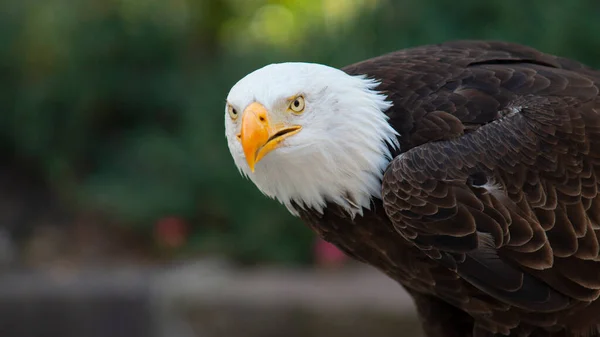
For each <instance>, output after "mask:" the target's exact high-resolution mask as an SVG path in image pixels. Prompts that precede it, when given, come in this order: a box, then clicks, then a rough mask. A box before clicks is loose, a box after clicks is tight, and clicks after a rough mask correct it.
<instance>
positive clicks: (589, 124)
mask: <svg viewBox="0 0 600 337" xmlns="http://www.w3.org/2000/svg"><path fill="white" fill-rule="evenodd" d="M343 70H344V71H345V72H347V73H348V74H350V75H367V76H368V77H369V78H373V79H375V80H377V81H380V85H379V87H378V88H377V90H379V91H381V92H383V93H385V94H386V95H388V99H389V100H390V101H391V102H392V103H393V106H392V107H391V108H390V109H389V110H388V111H387V115H388V117H389V122H390V124H391V125H392V126H393V127H394V129H396V130H397V132H398V133H399V138H398V140H399V142H400V149H401V151H400V150H396V152H394V156H395V158H394V159H393V160H392V162H391V163H390V165H389V166H388V168H387V170H386V172H385V175H384V177H383V181H382V199H381V200H380V199H377V198H375V199H373V201H372V203H373V205H372V206H373V207H371V211H369V212H365V213H364V214H363V215H361V216H357V217H356V218H352V217H349V216H348V215H347V213H346V212H344V211H343V209H341V208H340V207H339V206H337V205H335V204H329V205H328V207H327V208H326V209H325V211H324V212H315V211H312V210H310V209H303V210H302V211H300V212H299V213H300V216H301V217H302V219H304V220H305V222H306V223H307V224H308V225H309V226H310V227H311V228H312V229H313V230H314V231H316V232H317V233H318V234H319V235H321V236H322V237H323V238H325V239H326V240H328V241H330V242H332V243H334V244H336V245H337V246H338V247H340V249H342V250H343V251H345V252H346V253H347V254H349V255H350V256H353V257H354V258H356V259H358V260H360V261H363V262H366V263H369V264H371V265H373V266H375V267H377V268H378V269H380V270H382V271H383V272H385V273H386V274H387V275H389V276H390V277H392V278H394V279H395V280H397V281H398V282H399V283H401V284H402V285H403V286H404V287H405V288H407V289H408V291H409V292H410V293H411V294H412V295H413V297H414V299H415V304H416V305H417V308H418V310H419V314H420V315H421V318H422V320H423V323H424V328H425V331H426V333H427V334H428V335H429V336H455V335H456V336H492V335H498V334H503V335H509V334H510V335H513V334H514V335H519V336H567V335H568V336H598V335H599V328H598V326H599V323H600V299H598V298H599V297H600V244H599V239H600V196H599V195H598V183H599V180H598V176H599V175H600V95H599V88H600V72H597V71H595V70H593V69H590V68H588V67H586V66H584V65H582V64H580V63H577V62H574V61H571V60H567V59H564V58H560V57H556V56H552V55H548V54H544V53H541V52H538V51H536V50H534V49H532V48H529V47H525V46H521V45H516V44H510V43H503V42H482V41H457V42H450V43H445V44H441V45H430V46H423V47H417V48H412V49H406V50H402V51H398V52H394V53H391V54H387V55H383V56H380V57H377V58H374V59H370V60H367V61H363V62H360V63H357V64H354V65H351V66H348V67H346V68H344V69H343Z"/></svg>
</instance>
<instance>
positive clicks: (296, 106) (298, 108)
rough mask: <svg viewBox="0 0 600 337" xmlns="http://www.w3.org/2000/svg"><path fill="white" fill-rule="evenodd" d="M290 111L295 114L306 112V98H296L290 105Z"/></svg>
mask: <svg viewBox="0 0 600 337" xmlns="http://www.w3.org/2000/svg"><path fill="white" fill-rule="evenodd" d="M290 110H292V111H293V112H294V113H302V112H303V111H304V97H302V96H297V97H295V98H294V99H293V100H292V102H291V103H290Z"/></svg>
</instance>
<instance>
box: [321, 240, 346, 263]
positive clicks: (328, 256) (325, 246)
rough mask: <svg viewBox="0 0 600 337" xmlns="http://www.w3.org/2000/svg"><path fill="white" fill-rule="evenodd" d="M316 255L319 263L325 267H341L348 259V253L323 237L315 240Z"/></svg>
mask: <svg viewBox="0 0 600 337" xmlns="http://www.w3.org/2000/svg"><path fill="white" fill-rule="evenodd" d="M314 257H315V262H316V263H317V265H319V266H324V267H341V266H342V265H344V263H345V262H346V260H348V256H346V254H344V253H343V252H342V251H341V250H339V249H338V248H337V247H336V246H334V245H333V244H331V243H329V242H327V241H325V240H323V239H321V238H317V239H316V241H315V245H314Z"/></svg>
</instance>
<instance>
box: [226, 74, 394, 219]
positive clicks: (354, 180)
mask: <svg viewBox="0 0 600 337" xmlns="http://www.w3.org/2000/svg"><path fill="white" fill-rule="evenodd" d="M378 84H379V83H378V82H377V81H376V80H374V79H369V78H367V77H366V76H363V75H358V76H351V75H349V74H347V73H345V72H343V71H341V70H339V69H336V68H332V67H328V66H324V65H320V64H313V63H280V64H270V65H267V66H265V67H263V68H260V69H258V70H256V71H254V72H252V73H250V74H248V75H247V76H245V77H244V78H242V79H241V80H240V81H239V82H237V83H236V84H235V85H234V86H233V88H231V90H230V92H229V95H228V96H227V104H226V107H225V135H226V137H227V143H228V145H229V150H230V152H231V155H232V157H233V160H234V162H235V164H236V166H237V167H238V169H239V170H240V172H241V173H242V174H243V175H245V176H247V177H249V178H250V180H252V182H254V184H255V185H256V186H257V187H258V189H260V190H261V191H262V192H263V193H264V194H266V195H267V196H269V197H271V198H274V199H277V200H279V201H280V202H281V203H283V204H284V205H286V206H287V208H288V209H289V210H290V211H291V212H292V213H293V214H298V213H297V210H296V208H295V207H302V208H310V209H313V210H316V211H319V212H322V211H323V208H324V207H325V206H326V204H327V203H329V202H333V203H336V204H339V205H340V206H342V207H343V208H344V209H346V210H347V211H348V212H349V213H350V215H352V216H354V215H356V214H357V213H358V214H362V209H363V208H367V209H369V208H370V205H371V199H372V198H373V197H376V198H380V194H381V192H380V189H381V177H382V175H383V171H384V169H385V167H386V166H387V164H388V163H389V161H390V157H391V153H390V149H393V148H396V147H398V138H397V136H398V134H397V133H396V131H395V130H394V128H392V127H391V126H390V124H389V123H388V117H387V115H386V114H385V112H386V111H387V110H388V109H389V108H390V107H391V103H390V102H389V101H387V96H385V95H384V94H383V93H381V92H378V91H376V87H377V86H378Z"/></svg>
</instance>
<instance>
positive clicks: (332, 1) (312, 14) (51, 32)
mask: <svg viewBox="0 0 600 337" xmlns="http://www.w3.org/2000/svg"><path fill="white" fill-rule="evenodd" d="M464 38H468V39H479V38H481V39H501V40H508V41H513V42H519V43H523V44H528V45H531V46H533V47H536V48H538V49H540V50H543V51H545V52H549V53H553V54H557V55H561V56H565V57H570V58H574V59H576V60H579V61H582V62H584V63H586V64H588V65H591V66H597V67H600V2H599V1H597V0H569V1H563V0H533V1H522V0H488V1H481V0H461V1H457V0H303V1H293V0H146V1H142V0H80V1H73V0H44V1H35V0H3V1H1V2H0V108H1V110H2V111H1V112H0V335H2V336H17V337H23V336H61V337H62V336H69V334H71V335H72V336H121V335H120V334H122V335H123V336H154V335H156V336H159V335H160V336H162V335H161V333H165V334H166V335H168V336H177V335H178V334H179V335H182V336H183V335H186V334H187V335H190V336H232V337H235V336H249V335H255V336H271V335H273V336H279V335H281V334H282V333H286V334H287V335H292V336H296V335H295V334H297V335H298V336H306V335H311V336H317V335H319V333H321V332H323V333H324V334H325V332H326V334H327V335H328V336H332V337H336V336H337V335H341V332H339V331H344V334H345V336H354V335H353V334H352V333H359V332H360V333H361V334H364V333H365V331H366V333H368V334H371V333H372V332H374V331H375V330H369V329H373V328H372V326H378V327H381V326H386V324H388V323H389V324H388V325H389V329H388V330H385V331H379V332H378V335H381V336H388V335H389V336H393V335H397V334H398V333H399V332H398V331H395V330H394V329H397V328H398V327H400V328H402V329H408V328H407V327H408V326H412V325H411V324H412V323H402V322H403V318H402V317H404V314H402V315H400V314H399V315H398V316H397V317H394V314H393V312H394V310H401V308H406V311H407V312H408V313H409V314H408V315H409V316H410V312H411V310H410V301H409V300H408V299H407V298H406V297H403V296H402V295H401V294H400V293H401V290H400V289H399V287H396V285H394V284H392V283H389V282H388V281H387V279H386V280H381V279H379V278H378V277H379V274H378V273H377V272H375V271H372V270H370V269H367V270H366V271H361V272H360V273H359V272H355V271H354V270H355V269H357V268H358V269H360V267H358V266H356V265H355V264H353V263H351V262H348V261H346V260H344V259H343V257H341V256H340V255H339V254H338V253H337V252H336V251H335V250H334V249H331V247H328V246H327V245H324V244H323V243H322V242H320V241H318V240H316V238H315V237H314V236H313V234H312V233H311V232H310V231H309V230H308V229H307V228H305V227H304V226H303V225H302V223H301V222H299V221H298V220H296V219H294V218H293V217H292V216H290V215H289V214H288V213H287V211H286V210H285V208H284V207H282V206H280V205H279V204H277V203H276V202H275V201H272V200H269V199H267V198H266V197H264V196H263V195H262V194H260V192H259V191H258V190H257V189H256V188H255V187H254V186H253V185H252V184H251V183H250V182H249V181H246V180H244V179H243V178H242V177H241V176H240V175H239V173H238V171H237V169H236V168H235V166H234V164H233V161H232V160H231V158H230V155H229V151H228V149H227V145H226V142H225V136H224V128H223V120H224V105H225V97H226V95H227V93H228V90H229V88H230V87H231V86H232V85H233V84H234V83H235V82H236V81H237V80H238V79H240V78H241V77H243V76H244V75H245V74H247V73H249V72H250V71H252V70H254V69H256V68H258V67H261V66H263V65H265V64H268V63H273V62H282V61H309V62H319V63H324V64H328V65H331V66H335V67H342V66H344V65H347V64H350V63H353V62H356V61H360V60H363V59H366V58H369V57H373V56H377V55H380V54H382V53H385V52H390V51H393V50H397V49H401V48H406V47H411V46H416V45H420V44H430V43H439V42H443V41H447V40H453V39H464ZM215 261H217V262H215ZM190 266H193V267H190ZM322 270H327V272H325V274H323V273H324V272H323V271H322ZM360 270H362V269H360ZM123 272H125V276H123V275H124V274H123ZM357 273H358V274H357ZM182 274H183V276H182ZM215 275H221V276H219V277H217V279H214V278H215V277H216V276H215ZM373 275H376V276H373ZM371 277H373V278H374V279H371ZM363 278H364V279H363ZM209 279H210V280H212V281H210V282H213V283H210V284H211V285H205V283H206V282H208V281H206V280H209ZM165 280H168V281H165ZM215 280H216V281H215ZM232 280H233V281H235V282H236V283H232V284H229V283H227V282H229V281H232ZM352 280H363V281H364V282H362V281H361V282H354V283H352V284H348V282H352ZM205 281H206V282H205ZM233 281H232V282H233ZM269 282H272V283H269ZM328 282H329V283H328ZM369 282H371V283H369ZM156 284H160V286H156V287H154V288H153V285H156ZM215 284H217V285H218V284H220V285H221V286H220V288H218V289H221V290H223V289H225V290H223V291H225V292H218V291H217V292H215V291H214V289H217V288H214V287H215ZM223 284H227V286H224V285H223ZM307 285H310V286H307ZM341 285H343V286H341ZM128 287H129V288H128ZM157 287H158V288H159V289H160V291H158V292H160V293H161V294H163V295H164V293H168V294H171V295H164V296H163V295H161V296H162V297H161V298H162V299H163V302H165V303H168V305H167V304H164V303H163V302H161V303H163V304H160V305H156V304H155V302H156V300H155V299H156V293H157V290H156V288H157ZM211 287H212V288H211ZM328 287H329V288H328ZM344 287H346V288H344ZM340 288H344V289H345V290H340ZM374 288H377V289H380V290H381V289H383V290H381V291H380V292H381V293H382V294H381V295H382V296H379V295H378V294H376V293H374V292H373V293H370V291H374V290H373V289H374ZM397 288H398V289H397ZM90 289H92V290H90ZM98 289H102V291H99V290H98ZM173 289H176V290H177V292H176V295H173V294H174V293H173V292H172V290H173ZM240 289H246V290H240ZM257 289H259V290H257ZM396 289H397V290H398V293H399V295H398V297H393V296H392V299H393V300H390V301H388V302H390V303H388V304H389V305H387V304H385V303H384V302H385V300H386V298H388V297H389V296H388V297H386V296H384V295H385V293H387V292H388V291H389V292H394V291H396ZM336 291H337V292H336ZM332 292H334V293H332ZM88 293H89V294H92V295H89V296H88V295H86V294H88ZM191 293H194V294H196V295H195V297H194V296H192V295H190V294H191ZM248 293H250V294H251V295H248ZM123 294H128V295H129V296H130V297H127V296H125V298H126V299H127V301H125V302H123V301H124V297H123V296H124V295H123ZM135 294H137V295H135ZM286 294H287V295H286ZM290 294H295V295H290ZM332 294H333V295H332ZM361 294H363V295H364V296H363V297H364V299H363V300H362V301H363V302H360V306H364V305H366V304H365V303H367V304H368V303H374V302H377V301H379V302H377V303H379V307H378V308H379V309H381V310H382V311H386V310H387V312H388V313H391V317H392V318H391V319H388V318H389V317H387V316H386V318H385V320H386V323H385V324H384V323H382V322H381V319H383V318H381V316H382V315H380V316H377V317H374V318H372V320H374V322H377V323H373V324H371V325H370V326H369V325H368V324H366V323H365V325H364V329H363V328H361V329H363V330H361V329H357V328H356V327H357V326H359V325H360V324H362V323H361V322H365V321H368V320H369V319H371V318H369V319H367V318H366V314H365V313H355V314H351V315H350V314H348V315H347V316H343V317H342V316H340V317H342V318H339V319H337V321H335V319H333V318H323V317H330V316H327V313H326V312H327V310H330V311H332V310H333V309H331V308H334V307H336V306H337V307H344V306H351V305H359V304H357V303H356V302H352V298H357V297H360V296H361ZM365 294H366V295H365ZM169 296H171V297H169ZM177 296H179V297H178V298H184V299H186V298H187V299H190V298H195V299H196V300H195V302H194V301H192V300H189V301H187V302H186V303H187V304H185V305H184V304H181V305H180V304H173V305H171V304H172V303H180V302H177V301H176V300H173V298H175V297H177ZM244 296H246V297H244ZM252 296H255V297H252ZM279 296H283V297H281V298H285V300H282V301H280V302H282V303H279V302H277V301H275V302H277V303H275V302H273V301H271V302H269V301H267V300H265V298H267V299H273V297H279ZM285 296H291V297H290V298H287V297H285ZM294 296H295V297H294ZM378 296H379V297H378ZM394 296H395V295H394ZM225 297H227V298H228V301H229V302H227V303H229V304H228V305H227V306H226V305H224V304H223V303H225V302H223V301H224V300H223V299H224V298H225ZM165 298H166V300H165ZM240 298H244V299H245V300H241V299H240ZM307 298H314V299H315V301H317V302H318V303H321V304H322V303H324V302H327V301H329V302H327V303H330V302H331V303H333V304H331V303H330V304H331V306H326V307H327V308H330V309H327V310H324V312H325V313H324V312H319V313H312V314H311V315H312V316H311V315H308V316H307V314H306V312H304V313H299V312H298V311H294V310H292V311H291V312H290V313H289V314H286V315H283V316H281V317H279V316H276V317H279V318H277V319H275V318H272V319H269V317H275V316H273V315H274V314H273V313H274V312H277V313H281V312H282V311H281V309H280V308H279V307H278V306H280V305H286V303H287V305H288V306H291V304H293V303H296V302H298V301H301V300H302V299H307ZM324 298H329V299H328V300H326V301H325V300H323V299H324ZM222 300H223V301H222ZM86 301H87V302H86ZM111 301H112V302H111ZM119 301H121V302H119ZM244 301H245V302H244ZM260 301H263V302H265V301H266V302H265V303H267V302H268V303H271V304H269V305H263V306H262V307H264V310H265V311H260V310H257V309H256V308H257V307H258V306H259V304H257V303H258V302H260ZM295 301H296V302H295ZM319 301H320V302H319ZM336 301H338V302H336ZM184 302H185V301H184ZM192 302H193V303H192ZM241 302H243V303H245V304H244V305H245V308H246V309H244V310H245V311H244V310H241V309H239V308H238V307H236V305H238V304H239V303H241ZM397 302H405V304H402V305H399V306H398V305H397ZM65 303H69V304H68V305H67V304H65ZM74 303H76V304H74ZM94 303H95V304H94ZM149 303H150V304H149ZM152 303H154V304H152ZM386 303H387V302H386ZM244 305H241V304H239V305H238V306H244ZM319 305H320V304H319ZM319 305H317V304H316V302H314V303H313V302H310V301H308V302H306V303H305V305H304V307H305V309H306V310H308V311H310V310H312V309H311V308H314V307H316V306H319ZM374 305H375V304H374ZM179 306H181V307H184V308H185V310H183V309H182V310H179ZM165 307H169V308H171V307H174V308H175V309H169V310H166V309H164V308H165ZM216 307H220V308H221V309H219V310H216V309H215V308H216ZM15 308H16V309H15ZM45 308H47V309H45ZM81 308H88V310H87V311H86V312H85V313H84V312H82V310H81ZM94 308H95V309H94ZM136 308H137V309H136ZM157 308H158V309H157ZM268 308H271V309H268ZM273 308H279V309H273ZM307 308H308V309H307ZM399 308H400V309H399ZM236 310H237V311H236ZM240 310H241V311H240ZM261 310H263V309H261ZM268 310H271V311H268ZM306 310H305V311H306ZM370 311H371V312H372V311H375V309H372V310H370ZM156 312H161V314H156ZM165 312H167V313H165ZM173 312H175V313H176V314H173ZM215 312H218V314H215ZM286 312H287V311H286ZM209 313H210V314H209ZM250 314H253V315H254V316H252V315H250ZM86 315H87V316H86ZM156 315H158V316H156ZM215 315H216V316H215ZM88 316H89V317H88ZM166 316H169V317H171V316H173V317H176V318H172V317H171V318H169V319H165V318H164V317H166ZM249 316H251V317H254V318H252V319H250V318H248V317H249ZM284 316H285V317H284ZM400 316H402V317H400ZM90 317H91V318H90ZM94 317H96V318H94ZM99 317H100V318H99ZM157 317H160V318H157ZM181 317H183V318H181ZM215 317H216V318H215ZM307 317H308V318H307ZM332 317H333V316H332ZM32 321H36V322H38V323H39V324H38V325H39V327H38V328H33V327H31V322H32ZM163 321H169V322H170V323H168V324H167V323H164V324H163V323H160V324H162V325H163V326H164V327H163V328H159V327H156V326H153V325H152V324H158V323H157V322H163ZM275 321H278V322H279V324H275ZM334 321H335V322H338V323H332V322H334ZM40 322H41V323H40ZM173 322H175V323H173ZM240 322H245V323H243V324H242V323H240ZM281 322H287V323H286V324H281ZM340 322H341V323H340ZM399 322H400V323H399ZM150 323H152V324H150ZM114 324H117V325H116V326H118V327H117V328H115V327H114V326H115V325H114ZM253 326H256V329H255V330H252V328H251V327H253ZM307 326H310V328H306V327H307ZM102 327H104V328H105V329H106V330H101V329H102ZM236 327H237V328H239V329H238V330H236ZM300 327H305V328H306V329H305V330H303V329H301V328H300ZM97 329H100V330H97ZM169 329H170V330H169ZM248 329H250V330H248ZM336 329H337V330H336ZM340 329H341V330H340ZM343 329H346V330H343ZM365 329H366V330H365ZM175 330H177V331H178V332H177V333H176V332H174V331H175ZM94 331H96V332H94ZM164 331H168V332H164ZM250 331H253V332H252V333H251V332H250ZM336 331H338V332H336ZM405 331H406V330H405ZM415 333H417V332H415ZM336 334H337V335H336ZM187 335H186V336H187Z"/></svg>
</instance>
